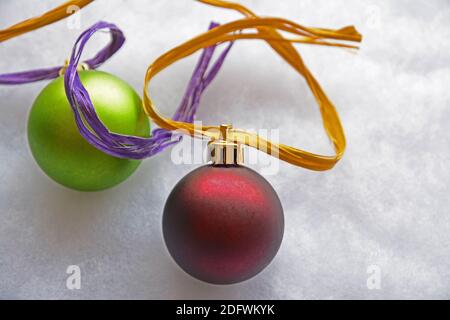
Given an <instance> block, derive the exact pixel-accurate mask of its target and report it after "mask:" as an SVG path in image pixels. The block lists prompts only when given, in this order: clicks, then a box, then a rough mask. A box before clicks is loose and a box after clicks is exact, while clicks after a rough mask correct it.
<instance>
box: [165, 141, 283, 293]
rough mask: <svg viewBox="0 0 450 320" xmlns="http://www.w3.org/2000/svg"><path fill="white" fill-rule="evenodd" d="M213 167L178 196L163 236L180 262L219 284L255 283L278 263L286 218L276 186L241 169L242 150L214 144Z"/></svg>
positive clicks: (190, 179) (198, 173)
mask: <svg viewBox="0 0 450 320" xmlns="http://www.w3.org/2000/svg"><path fill="white" fill-rule="evenodd" d="M212 147H213V148H212V150H211V156H212V162H213V164H212V165H207V166H203V167H201V168H198V169H197V170H194V171H193V172H191V173H189V174H188V175H186V176H185V177H184V178H183V179H182V180H181V181H180V182H179V183H178V184H177V185H176V186H175V188H174V189H173V190H172V192H171V194H170V195H169V198H168V199H167V202H166V205H165V208H164V215H163V235H164V240H165V243H166V246H167V248H168V250H169V252H170V254H171V256H172V257H173V259H174V260H175V262H176V263H177V264H178V265H179V266H180V267H181V268H182V269H183V270H184V271H186V272H187V273H188V274H190V275H191V276H193V277H195V278H197V279H199V280H202V281H205V282H209V283H213V284H232V283H237V282H241V281H244V280H247V279H250V278H252V277H253V276H255V275H256V274H258V273H259V272H260V271H262V270H263V269H264V268H265V267H266V266H267V265H268V264H269V263H270V262H271V261H272V259H273V258H274V257H275V255H276V253H277V251H278V249H279V247H280V245H281V241H282V238H283V232H284V216H283V208H282V206H281V202H280V200H279V198H278V196H277V194H276V192H275V190H274V189H273V188H272V186H271V185H270V184H269V183H268V182H267V181H266V180H265V179H264V178H263V177H262V176H261V175H259V174H258V173H256V172H255V171H253V170H251V169H249V168H247V167H244V166H242V165H241V162H242V148H241V147H240V146H239V145H237V144H234V143H230V142H227V141H226V139H223V140H220V141H216V142H213V144H212Z"/></svg>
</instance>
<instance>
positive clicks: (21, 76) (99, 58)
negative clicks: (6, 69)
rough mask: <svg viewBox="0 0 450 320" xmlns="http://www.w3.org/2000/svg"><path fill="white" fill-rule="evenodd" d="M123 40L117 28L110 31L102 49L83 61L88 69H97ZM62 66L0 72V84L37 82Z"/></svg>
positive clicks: (46, 78) (56, 71)
mask: <svg viewBox="0 0 450 320" xmlns="http://www.w3.org/2000/svg"><path fill="white" fill-rule="evenodd" d="M124 42H125V37H124V35H123V33H122V32H121V31H120V30H119V29H117V31H116V32H114V33H112V36H111V41H110V42H109V43H108V44H107V45H106V46H105V47H104V48H103V49H102V50H100V52H99V53H97V55H96V56H95V57H93V58H91V59H88V60H86V61H85V63H86V64H87V65H88V66H89V68H90V69H97V68H98V67H99V66H101V65H102V64H103V63H104V62H105V61H106V60H108V59H109V58H111V57H112V56H113V55H114V54H115V53H116V52H117V51H118V50H119V49H120V48H121V47H122V45H123V43H124ZM63 67H64V66H60V67H51V68H45V69H37V70H32V71H23V72H15V73H6V74H0V84H1V85H16V84H25V83H31V82H37V81H41V80H51V79H55V78H57V77H59V71H60V70H61V69H62V68H63Z"/></svg>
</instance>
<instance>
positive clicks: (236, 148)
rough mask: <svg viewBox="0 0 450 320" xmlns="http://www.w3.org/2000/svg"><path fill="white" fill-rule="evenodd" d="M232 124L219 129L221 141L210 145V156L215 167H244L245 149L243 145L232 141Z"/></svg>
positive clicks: (218, 140) (212, 142)
mask: <svg viewBox="0 0 450 320" xmlns="http://www.w3.org/2000/svg"><path fill="white" fill-rule="evenodd" d="M232 127H233V126H232V125H231V124H222V125H221V126H220V127H219V130H220V136H219V139H216V140H213V141H211V142H210V143H209V144H208V149H209V156H210V160H211V161H212V164H213V165H242V164H243V163H244V149H243V147H242V144H240V143H237V142H236V141H231V140H230V138H229V137H230V134H229V132H230V130H231V129H232Z"/></svg>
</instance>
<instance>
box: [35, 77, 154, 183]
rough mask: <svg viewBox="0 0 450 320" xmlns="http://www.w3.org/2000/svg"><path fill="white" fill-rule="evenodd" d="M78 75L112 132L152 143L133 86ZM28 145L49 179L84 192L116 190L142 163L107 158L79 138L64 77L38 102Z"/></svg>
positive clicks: (115, 79)
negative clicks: (137, 137)
mask: <svg viewBox="0 0 450 320" xmlns="http://www.w3.org/2000/svg"><path fill="white" fill-rule="evenodd" d="M79 75H80V79H81V82H82V83H83V86H84V87H85V88H86V90H87V91H88V93H89V96H90V98H91V100H92V103H93V105H94V107H95V111H96V112H97V114H98V116H99V118H100V119H101V120H102V122H103V123H104V124H105V125H106V127H107V128H108V129H109V130H111V131H113V132H116V133H119V134H126V135H135V136H141V137H149V135H150V124H149V120H148V118H147V116H146V115H145V113H144V111H143V108H142V105H141V99H140V97H139V95H138V94H137V93H136V92H135V90H134V89H133V88H132V87H131V86H130V85H128V84H127V83H126V82H125V81H123V80H121V79H119V78H117V77H115V76H113V75H111V74H109V73H106V72H101V71H94V70H89V71H80V72H79ZM28 141H29V145H30V149H31V152H32V154H33V156H34V158H35V159H36V162H37V163H38V165H39V167H41V169H42V170H43V171H44V172H45V173H46V174H47V175H48V176H49V177H50V178H52V179H53V180H54V181H56V182H58V183H60V184H62V185H64V186H66V187H69V188H71V189H75V190H80V191H99V190H103V189H107V188H111V187H113V186H116V185H117V184H119V183H121V182H122V181H124V180H125V179H127V178H128V177H129V176H130V175H131V174H132V173H133V172H134V171H135V170H136V169H137V167H138V166H139V164H140V162H141V161H138V160H128V159H119V158H115V157H113V156H110V155H107V154H105V153H103V152H101V151H100V150H97V149H96V148H94V147H93V146H91V145H90V144H89V143H88V142H87V141H86V140H85V139H84V138H83V137H82V136H81V135H80V133H79V132H78V128H77V125H76V123H75V119H74V116H73V111H72V109H71V107H70V104H69V102H68V100H67V97H66V94H65V91H64V77H59V78H57V79H55V80H54V81H52V82H51V83H50V84H49V85H47V87H45V88H44V90H42V92H41V93H40V94H39V96H38V97H37V98H36V100H35V102H34V104H33V106H32V108H31V112H30V115H29V119H28Z"/></svg>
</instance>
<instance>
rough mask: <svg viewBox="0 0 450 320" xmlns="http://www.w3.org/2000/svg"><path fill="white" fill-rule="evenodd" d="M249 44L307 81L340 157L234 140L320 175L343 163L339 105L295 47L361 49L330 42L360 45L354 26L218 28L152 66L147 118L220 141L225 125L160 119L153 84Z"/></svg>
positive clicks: (232, 135)
mask: <svg viewBox="0 0 450 320" xmlns="http://www.w3.org/2000/svg"><path fill="white" fill-rule="evenodd" d="M205 2H208V1H205ZM248 14H251V13H248ZM252 29H256V30H257V33H243V31H245V30H252ZM279 31H284V32H287V33H290V34H292V35H294V36H295V38H294V39H287V38H284V37H283V36H282V35H281V34H280V33H279ZM238 32H239V33H238ZM244 39H259V40H264V41H266V42H267V43H268V44H269V45H270V46H271V47H272V48H273V49H274V50H275V51H276V52H277V53H278V54H279V55H280V56H281V57H282V58H283V59H284V60H286V61H287V62H288V63H289V64H290V65H291V66H292V67H293V68H294V69H295V70H296V71H297V72H298V73H299V74H300V75H302V76H303V77H304V78H305V80H306V82H307V84H308V86H309V88H310V89H311V91H312V93H313V95H314V97H315V99H316V102H317V103H318V105H319V110H320V113H321V116H322V121H323V125H324V128H325V131H326V133H327V135H328V137H329V138H330V140H331V141H332V143H333V145H334V149H335V155H334V156H324V155H318V154H314V153H310V152H307V151H303V150H300V149H297V148H294V147H291V146H287V145H284V144H277V143H272V142H271V141H269V140H266V139H264V138H262V137H260V136H259V135H257V134H255V133H249V132H246V131H244V130H239V129H230V130H229V132H228V138H229V139H230V140H231V141H234V142H236V143H240V144H244V145H247V146H250V147H254V148H257V149H258V150H260V151H263V152H266V153H268V154H270V155H272V156H278V157H279V158H280V159H281V160H284V161H286V162H289V163H291V164H293V165H296V166H300V167H304V168H307V169H311V170H317V171H323V170H329V169H331V168H333V167H334V165H335V164H336V163H337V162H338V161H339V160H340V159H341V157H342V155H343V153H344V151H345V147H346V141H345V134H344V130H343V128H342V125H341V122H340V119H339V116H338V113H337V111H336V109H335V107H334V105H333V104H332V102H331V101H330V100H329V99H328V97H327V96H326V94H325V92H324V91H323V90H322V88H321V87H320V85H319V83H318V81H317V80H316V79H315V78H314V76H313V75H312V74H311V72H310V71H309V69H308V68H307V67H306V65H305V64H304V62H303V60H302V58H301V56H300V54H299V53H298V52H297V51H296V50H295V48H294V47H293V45H292V43H306V44H314V45H322V46H333V47H343V48H350V49H358V47H357V46H354V45H349V44H347V43H342V42H336V41H328V39H333V40H338V41H354V42H360V41H361V39H362V37H361V35H360V34H359V33H358V32H357V31H356V29H355V28H354V27H345V28H341V29H338V30H329V29H320V28H307V27H304V26H301V25H299V24H296V23H294V22H291V21H289V20H286V19H281V18H260V17H257V16H251V17H249V18H244V19H240V20H236V21H233V22H230V23H227V24H223V25H221V26H218V27H217V28H214V29H212V30H210V31H208V32H205V33H203V34H201V35H199V36H197V37H195V38H193V39H191V40H189V41H187V42H185V43H183V44H181V45H179V46H177V47H175V48H174V49H172V50H170V51H168V52H166V53H165V54H163V55H162V56H160V57H159V58H157V59H156V60H155V62H154V63H153V64H152V65H150V67H149V68H148V69H147V73H146V76H145V83H144V98H143V104H144V109H145V112H146V113H147V115H148V116H149V117H150V118H152V120H153V121H154V122H155V123H156V124H157V125H158V126H160V127H161V128H164V129H167V130H182V131H186V132H187V133H189V135H191V136H192V137H206V138H209V139H211V140H216V139H219V138H220V126H196V125H194V124H192V123H186V122H181V121H174V120H171V119H169V118H166V117H164V116H162V115H161V114H159V113H158V111H157V109H156V107H155V104H154V103H153V101H152V99H151V98H150V94H149V88H148V84H149V82H150V80H151V79H152V78H153V77H155V76H156V75H157V74H158V73H159V72H161V71H162V70H164V69H165V68H167V67H169V66H170V65H172V64H173V63H175V62H177V61H179V60H181V59H183V58H185V57H187V56H190V55H192V54H193V53H195V52H197V51H198V50H200V49H202V48H205V47H208V46H211V45H216V44H221V43H225V42H230V41H236V40H244Z"/></svg>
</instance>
